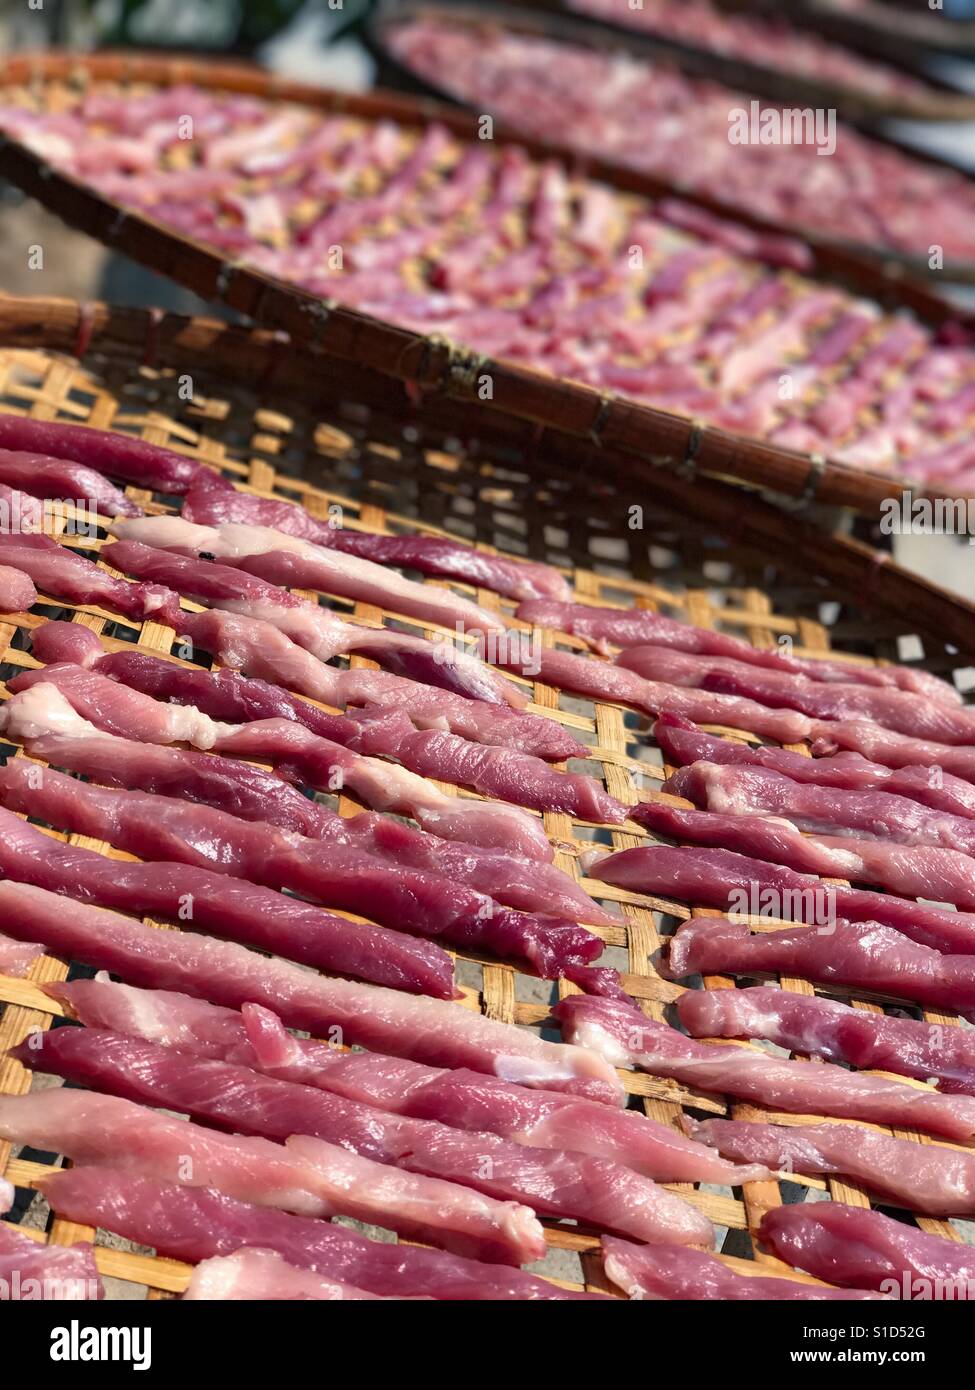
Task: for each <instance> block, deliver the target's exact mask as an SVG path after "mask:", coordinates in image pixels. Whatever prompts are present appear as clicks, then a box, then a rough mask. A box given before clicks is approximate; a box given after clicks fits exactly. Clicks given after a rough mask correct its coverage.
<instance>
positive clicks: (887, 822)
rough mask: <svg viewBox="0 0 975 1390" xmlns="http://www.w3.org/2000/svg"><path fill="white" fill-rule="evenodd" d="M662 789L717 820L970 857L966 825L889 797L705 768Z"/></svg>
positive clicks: (971, 830)
mask: <svg viewBox="0 0 975 1390" xmlns="http://www.w3.org/2000/svg"><path fill="white" fill-rule="evenodd" d="M805 761H807V762H812V761H813V759H806V760H805ZM663 790H664V791H665V792H669V793H670V795H672V796H680V797H683V798H684V799H685V800H686V801H690V802H692V803H693V804H694V805H695V806H700V807H702V808H705V809H710V810H714V811H717V812H719V813H722V814H731V815H756V816H778V817H782V818H783V819H785V820H788V821H791V823H792V824H793V825H795V826H797V827H798V828H799V829H800V830H809V831H812V832H813V833H814V834H819V835H832V836H839V837H842V836H845V835H849V836H857V837H860V836H862V837H864V838H866V839H877V840H885V841H888V842H893V843H895V844H899V845H933V846H935V847H936V848H940V849H951V850H958V851H959V852H960V853H961V854H968V855H971V854H975V821H973V820H972V819H971V818H969V817H967V816H956V815H953V814H952V813H951V812H948V811H935V810H932V809H929V808H928V807H926V806H923V805H922V804H921V803H920V802H918V801H912V800H911V799H910V798H909V797H906V796H898V795H896V794H894V793H892V792H887V791H873V790H868V791H860V790H846V789H842V790H840V789H836V788H833V787H822V786H817V785H816V784H815V783H814V782H806V781H802V780H793V778H792V777H790V776H787V775H786V774H785V773H784V772H777V771H773V770H772V769H770V768H767V767H762V766H757V767H756V766H748V765H747V764H741V763H732V764H724V765H720V764H716V763H709V762H700V763H691V764H690V765H689V766H688V767H682V768H680V770H679V771H678V772H676V773H674V775H673V776H672V777H670V778H668V780H667V781H666V782H665V783H664V785H663Z"/></svg>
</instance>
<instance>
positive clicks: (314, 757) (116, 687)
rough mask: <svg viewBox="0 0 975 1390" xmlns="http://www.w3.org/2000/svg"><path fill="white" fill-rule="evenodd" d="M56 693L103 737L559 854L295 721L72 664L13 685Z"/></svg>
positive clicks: (458, 834)
mask: <svg viewBox="0 0 975 1390" xmlns="http://www.w3.org/2000/svg"><path fill="white" fill-rule="evenodd" d="M170 664H171V663H170ZM177 669H178V668H177ZM199 674H200V675H209V672H202V671H201V672H200V673H199ZM51 686H54V687H56V688H57V690H58V691H60V693H61V694H62V695H63V696H64V697H65V699H67V700H68V701H69V702H70V704H71V705H72V707H73V708H74V709H75V711H76V712H77V713H78V714H79V715H81V716H82V717H83V718H84V719H87V720H89V721H90V722H91V723H92V724H94V726H95V727H96V728H97V729H99V730H101V731H103V732H105V733H108V734H114V735H118V736H120V737H122V738H126V739H134V740H138V741H141V742H144V743H158V744H169V743H177V742H186V743H191V744H193V745H194V746H195V747H196V748H207V749H211V750H213V751H214V752H218V753H227V754H241V755H242V756H243V757H244V758H253V759H256V760H258V761H261V762H270V763H271V764H272V765H273V766H274V768H275V771H276V773H277V775H278V776H279V777H281V778H283V779H284V780H286V781H288V782H291V783H294V784H297V785H298V786H302V785H306V786H310V787H312V788H314V789H315V790H317V791H325V792H334V791H339V790H343V789H347V790H349V791H351V792H353V793H355V794H356V795H358V796H359V797H361V799H362V800H363V801H364V802H365V803H366V804H367V805H369V806H373V807H375V808H376V809H377V810H388V811H393V812H395V813H397V814H399V815H404V816H414V817H415V818H416V820H417V821H418V822H419V823H420V825H421V826H424V827H425V828H426V829H427V830H429V832H430V833H431V834H433V835H435V836H439V837H442V838H445V839H450V840H460V841H462V842H465V841H466V842H468V843H470V844H472V845H480V846H482V847H486V848H495V849H504V850H507V851H508V852H510V853H512V854H515V855H522V856H527V857H530V858H534V859H551V858H552V847H551V845H550V844H549V841H548V838H547V836H546V835H545V831H544V828H543V826H542V825H541V823H540V822H539V820H538V819H537V817H534V816H528V815H526V814H525V813H524V812H523V811H520V810H518V809H516V808H515V807H514V806H502V805H500V804H498V803H496V802H488V801H476V800H474V799H473V798H472V797H460V796H451V795H448V794H447V793H445V792H442V791H439V790H438V789H437V788H436V787H433V786H431V785H430V783H429V782H428V781H427V780H425V779H424V778H423V777H420V776H418V775H416V774H415V773H412V772H409V771H407V770H406V769H404V768H402V767H397V766H395V765H393V764H389V763H385V762H380V761H378V760H377V759H375V758H371V757H367V756H364V755H363V754H361V753H359V752H356V751H355V750H353V749H350V748H348V747H346V746H345V745H344V744H342V743H335V742H334V741H332V740H330V739H327V738H322V737H321V736H320V735H318V734H313V733H312V732H311V731H310V730H309V729H306V728H304V727H303V726H302V725H300V724H297V723H295V722H294V721H293V720H289V719H278V718H273V719H260V720H252V721H250V722H249V723H247V724H244V725H237V724H221V723H217V722H216V721H214V720H212V719H210V718H209V716H208V715H207V714H205V713H204V712H203V711H201V710H200V709H199V708H198V707H197V706H195V705H174V704H170V703H164V702H163V701H161V700H156V699H154V698H153V697H152V696H150V695H145V694H142V693H141V692H138V691H134V690H130V689H128V688H127V687H126V686H124V685H120V684H119V683H118V682H117V681H114V680H111V679H110V678H109V677H108V676H107V675H103V674H101V672H100V671H99V670H97V669H88V668H86V667H83V666H75V665H72V664H70V663H56V664H55V665H54V666H45V667H41V668H40V669H38V670H31V671H23V672H21V674H20V675H19V676H16V677H15V678H14V679H13V680H12V681H10V682H8V687H7V688H8V689H9V690H10V691H11V692H12V693H14V694H20V693H21V692H22V691H26V690H29V689H31V687H39V688H42V689H44V690H47V689H48V688H49V687H51ZM343 722H346V723H348V724H349V728H350V731H351V734H350V736H351V737H357V736H358V733H359V728H358V725H356V724H354V723H353V722H352V721H351V720H347V721H343ZM410 728H411V729H412V725H410ZM52 732H53V730H52ZM517 756H519V755H516V757H517ZM543 766H545V765H544V764H543ZM547 771H548V769H547V767H546V772H547ZM558 775H559V774H558V773H552V774H551V776H553V777H558ZM621 810H622V808H621Z"/></svg>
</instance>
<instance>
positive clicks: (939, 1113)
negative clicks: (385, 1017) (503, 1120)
mask: <svg viewBox="0 0 975 1390" xmlns="http://www.w3.org/2000/svg"><path fill="white" fill-rule="evenodd" d="M447 1007H449V1006H447ZM552 1012H553V1013H554V1015H555V1017H556V1018H557V1019H558V1020H559V1023H560V1024H561V1025H562V1031H563V1035H564V1036H565V1037H566V1038H567V1039H570V1040H571V1041H573V1042H575V1043H577V1044H580V1045H582V1046H585V1047H588V1048H590V1049H592V1050H594V1051H597V1052H600V1053H601V1054H602V1055H603V1056H604V1057H605V1058H606V1059H607V1060H608V1061H612V1062H614V1063H615V1064H616V1065H617V1066H630V1067H633V1066H639V1067H641V1068H642V1069H643V1070H644V1071H648V1072H649V1073H650V1074H651V1075H652V1076H663V1077H670V1078H672V1079H673V1080H675V1081H679V1082H680V1083H681V1084H682V1085H684V1086H693V1087H695V1088H698V1089H700V1090H703V1091H711V1092H714V1093H716V1094H718V1095H721V1094H726V1095H731V1096H737V1097H738V1098H739V1099H740V1100H752V1101H755V1102H756V1103H757V1104H759V1105H766V1106H769V1107H772V1108H774V1109H778V1110H789V1111H795V1112H798V1113H799V1114H802V1115H817V1114H821V1115H835V1116H836V1117H837V1118H838V1119H851V1120H863V1121H866V1122H868V1123H871V1124H879V1125H892V1126H896V1127H898V1128H902V1129H904V1128H911V1127H912V1126H917V1128H919V1129H924V1130H929V1131H931V1132H932V1133H934V1134H941V1135H944V1136H945V1137H946V1138H948V1139H968V1138H970V1137H971V1136H972V1134H973V1133H975V1099H971V1098H970V1097H968V1096H944V1095H941V1094H940V1093H939V1092H937V1091H931V1090H927V1089H926V1088H924V1087H915V1086H909V1085H907V1084H906V1083H904V1082H900V1081H888V1080H886V1079H885V1078H882V1077H877V1076H864V1075H861V1074H860V1073H857V1072H849V1071H845V1070H844V1069H843V1068H842V1067H833V1066H826V1065H822V1064H820V1063H816V1062H798V1061H787V1060H784V1059H782V1058H778V1057H772V1056H770V1055H769V1054H768V1053H766V1052H762V1051H758V1050H756V1049H754V1048H740V1047H723V1046H717V1045H715V1046H710V1047H709V1046H707V1045H706V1044H704V1043H699V1042H695V1041H693V1040H692V1039H691V1038H687V1037H685V1036H684V1034H683V1033H679V1032H678V1031H677V1029H676V1028H670V1027H668V1026H667V1024H665V1023H656V1022H654V1021H653V1020H652V1019H649V1018H647V1017H646V1016H645V1015H644V1014H643V1013H642V1012H641V1011H640V1010H639V1009H638V1008H637V1007H636V1006H635V1005H633V1004H625V1003H623V1002H622V1001H619V1000H615V999H613V1000H610V999H594V998H591V997H590V996H588V995H583V994H575V995H572V996H571V997H570V998H568V999H563V1000H562V1001H561V1002H560V1003H558V1004H556V1006H555V1008H554V1009H553V1011H552Z"/></svg>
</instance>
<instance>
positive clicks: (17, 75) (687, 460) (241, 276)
mask: <svg viewBox="0 0 975 1390" xmlns="http://www.w3.org/2000/svg"><path fill="white" fill-rule="evenodd" d="M95 81H97V82H107V83H112V84H118V86H119V87H121V88H122V89H123V90H124V89H126V88H127V87H128V86H129V85H130V84H136V85H138V84H145V83H150V84H157V85H172V84H175V83H181V82H187V83H191V84H194V85H197V86H200V87H204V88H207V89H209V90H212V91H218V92H242V93H248V94H251V95H254V96H258V97H262V98H265V99H269V100H273V99H275V98H278V99H282V100H287V101H289V102H298V103H303V104H307V105H310V106H312V107H314V108H316V109H318V110H323V111H330V112H337V111H341V112H345V113H349V114H351V115H355V116H361V117H364V118H367V119H381V118H384V117H388V118H390V119H393V120H395V121H398V122H400V123H401V124H403V125H404V126H407V127H411V126H413V127H415V126H418V125H423V124H425V123H427V122H428V121H430V120H432V119H436V120H437V121H440V122H442V124H444V125H445V126H446V127H447V128H448V129H449V130H450V131H452V132H453V133H454V134H455V135H457V136H458V137H459V138H462V139H471V138H473V135H474V131H473V124H472V118H471V116H470V115H468V114H465V113H463V112H461V111H458V110H457V109H456V108H451V107H448V106H445V105H443V104H437V103H434V102H432V101H418V100H416V99H412V98H407V97H405V96H396V95H394V94H390V93H370V94H367V95H363V96H358V95H349V94H344V93H340V92H330V91H327V90H324V89H322V88H315V87H308V86H305V85H302V84H298V83H291V82H283V81H280V80H278V79H276V78H274V77H273V76H270V75H268V74H265V73H261V72H258V71H256V70H255V69H251V68H241V67H233V66H229V65H228V66H224V65H222V64H212V63H208V64H203V63H198V62H195V61H190V60H183V59H172V58H159V57H148V56H144V55H124V56H117V55H111V54H107V55H97V56H94V57H86V58H83V59H80V58H78V57H76V56H73V55H66V54H45V55H34V56H30V55H27V56H19V57H16V58H11V59H8V60H7V61H6V62H5V63H3V64H2V65H0V84H2V85H3V86H4V87H6V88H7V89H10V88H18V89H20V90H25V89H26V90H27V91H28V92H30V93H31V94H32V95H33V96H34V97H35V98H36V99H37V100H38V101H40V102H42V103H47V102H57V101H59V100H62V99H63V98H64V97H65V96H66V95H69V94H70V92H71V91H72V90H73V89H74V88H76V87H77V86H78V85H79V84H80V85H84V84H88V83H91V82H95ZM501 138H504V137H503V136H502V137H501ZM510 138H513V137H510ZM518 143H519V144H520V145H522V146H523V147H524V148H526V149H527V150H528V151H529V152H530V153H531V154H533V155H535V156H539V157H543V156H551V155H552V154H553V153H554V154H558V153H559V151H558V150H557V149H556V147H553V146H549V145H546V144H545V143H543V142H539V141H531V140H519V141H518ZM563 153H564V152H563ZM573 167H574V169H578V170H579V171H580V172H582V173H588V174H591V175H593V176H594V177H598V178H601V179H606V180H608V181H609V182H611V183H613V184H615V185H616V186H617V187H619V188H622V189H625V190H629V191H635V192H638V193H643V194H646V195H647V196H658V195H660V194H666V193H674V192H679V193H680V194H681V196H686V195H685V194H684V193H683V191H682V190H678V189H675V188H674V187H672V186H670V185H667V184H664V183H662V182H661V181H659V180H653V179H649V178H646V177H644V176H642V175H638V174H636V173H634V172H633V171H626V170H622V169H620V168H619V167H618V166H613V165H607V164H605V163H604V162H601V161H596V160H582V159H580V158H578V157H574V158H573ZM0 177H6V178H8V179H10V180H11V182H13V183H14V184H16V185H17V186H19V187H20V188H22V189H23V190H24V191H25V192H27V193H29V194H31V195H32V196H34V197H36V198H38V199H39V201H40V202H42V203H43V204H44V205H45V206H47V207H49V208H51V209H52V210H53V211H54V212H56V213H57V214H58V215H59V216H60V217H62V218H63V219H64V220H65V221H66V222H67V223H68V224H69V225H71V226H74V227H77V228H79V229H80V230H82V231H84V232H86V233H88V234H89V235H91V236H93V237H95V238H96V239H97V240H99V241H101V242H102V243H103V244H105V245H107V246H109V247H111V248H113V249H115V250H117V251H120V252H123V253H124V254H126V255H128V256H131V257H132V258H133V259H135V260H138V261H140V262H142V263H143V264H145V265H148V266H150V267H151V268H153V269H155V270H157V271H159V272H161V273H162V274H165V275H167V276H169V277H170V278H172V279H174V280H177V281H179V282H180V283H181V284H183V285H185V286H186V287H188V288H189V289H192V290H194V291H196V293H197V294H199V295H200V296H201V297H202V298H203V299H205V300H209V301H213V302H222V303H224V304H227V305H228V306H230V307H231V308H233V309H235V310H237V311H239V312H240V313H242V314H244V315H245V316H247V317H249V318H251V319H253V320H255V321H256V322H259V323H264V324H268V325H270V326H272V327H274V328H277V329H283V330H285V331H287V332H289V333H291V334H292V336H293V337H294V338H295V339H296V340H297V341H301V342H302V343H305V344H308V345H310V346H312V347H316V348H319V349H321V350H322V351H323V352H326V353H327V354H328V356H329V358H331V359H338V360H340V361H341V362H343V363H345V364H354V366H355V368H356V369H359V368H370V369H373V370H375V371H378V372H380V373H382V374H383V375H384V376H385V377H387V378H388V379H391V380H392V381H394V382H398V383H404V384H406V385H407V386H409V387H410V388H411V389H412V390H414V391H417V392H421V393H422V394H423V396H424V399H426V400H430V399H432V398H433V399H436V400H438V401H443V402H446V403H448V404H453V403H457V405H458V407H461V406H463V407H465V408H467V409H468V412H469V408H470V406H471V405H472V404H474V403H476V406H477V409H478V410H481V409H484V408H485V407H484V405H483V403H481V402H480V401H479V400H477V393H476V390H475V389H474V386H473V384H472V383H473V382H474V379H475V377H476V376H477V375H478V373H480V372H487V373H489V374H490V376H491V379H492V382H493V391H494V404H495V406H496V407H497V408H498V409H499V410H501V411H502V412H504V414H505V415H506V416H510V417H517V418H518V419H520V420H522V421H523V422H526V424H529V425H530V426H532V427H536V428H540V429H543V430H545V431H552V430H555V431H558V433H559V434H560V435H562V436H564V437H566V438H568V439H570V440H571V441H573V443H574V445H575V446H576V447H578V446H579V445H580V444H581V445H582V446H584V447H586V448H588V447H589V445H591V444H592V443H593V442H594V441H595V442H597V443H598V444H599V445H600V446H601V448H602V450H603V467H604V468H605V469H609V468H611V467H613V466H614V464H615V460H616V458H617V456H619V455H626V456H629V457H631V458H639V459H642V460H644V462H645V464H646V463H654V464H656V463H660V464H670V465H672V466H674V467H676V468H678V469H679V470H682V471H686V470H688V469H689V468H690V467H691V466H693V468H694V469H696V470H697V471H698V472H701V473H704V474H707V475H709V476H713V477H719V478H730V479H733V480H735V481H738V482H741V483H744V484H747V485H748V486H750V487H753V488H761V489H769V490H771V491H773V492H775V493H778V494H781V495H784V496H787V497H793V498H800V499H802V500H804V501H809V500H812V499H815V500H817V501H819V502H822V503H824V504H828V505H835V506H844V507H851V508H855V509H856V510H858V511H861V512H863V513H864V514H866V515H869V516H871V517H876V516H877V513H878V510H879V508H880V506H881V504H882V502H883V500H884V499H885V498H887V497H889V496H891V495H892V493H897V492H900V491H902V490H904V489H910V490H911V491H912V493H914V495H915V496H928V495H931V496H939V497H941V496H945V495H948V496H951V495H953V494H952V490H951V488H950V487H948V486H945V485H941V484H938V485H936V486H934V485H932V486H928V485H926V484H924V483H920V482H918V481H916V480H912V479H910V478H905V477H897V476H894V475H892V474H882V475H881V474H869V473H866V472H863V471H861V470H859V469H856V468H853V467H850V466H848V465H845V464H839V463H833V462H830V461H827V460H825V459H823V458H821V457H819V456H816V457H812V456H810V455H808V454H801V453H797V452H795V451H793V450H789V449H782V448H780V447H778V446H775V445H770V444H764V443H762V442H760V441H757V440H752V439H748V438H745V437H743V436H741V435H735V434H730V433H728V432H726V431H723V430H718V429H712V428H708V427H704V426H702V425H701V424H700V423H699V422H697V421H693V420H691V419H689V418H688V417H686V416H682V415H676V414H672V413H670V412H667V411H664V410H659V409H655V408H653V407H650V406H646V405H641V404H637V403H636V402H635V401H630V400H627V399H625V398H621V397H618V396H616V395H614V394H612V393H608V392H603V391H599V390H597V389H595V388H593V387H588V386H583V385H579V384H576V383H574V382H569V381H566V380H563V379H560V378H555V377H551V376H548V375H546V374H543V373H541V372H539V371H534V370H531V369H529V368H525V367H522V366H520V365H519V364H517V363H515V362H514V361H511V360H507V359H502V360H498V361H493V360H491V359H489V358H484V357H481V356H479V355H477V354H475V353H472V352H470V351H469V350H464V349H462V348H459V347H457V346H455V345H453V344H451V343H449V342H446V341H445V340H444V339H443V338H441V337H439V336H436V335H430V336H423V335H421V334H418V333H415V332H412V331H410V330H407V329H403V328H399V327H396V326H395V325H393V324H391V323H389V322H386V321H383V320H379V319H375V318H372V317H369V316H367V315H364V314H361V313H358V312H356V311H354V310H352V309H348V308H343V307H342V306H340V305H334V304H332V303H331V302H326V301H324V300H321V299H318V298H316V297H314V296H312V295H310V294H308V293H306V292H304V291H302V290H300V289H297V288H296V287H295V286H294V285H291V284H287V283H285V282H283V281H281V280H277V279H275V278H273V277H271V276H268V275H266V274H263V273H261V272H259V271H256V270H253V269H251V268H249V267H248V266H247V265H246V264H242V263H240V262H231V261H228V260H225V259H224V258H222V256H221V255H220V254H219V253H217V252H215V251H211V250H209V249H208V248H207V247H206V246H204V245H203V244H202V243H199V242H196V241H192V240H190V239H188V238H185V237H182V236H179V235H177V234H175V233H173V232H172V231H170V230H169V229H167V228H165V227H163V226H162V225H161V224H160V223H158V222H155V221H153V220H152V219H150V218H148V217H146V216H144V215H142V214H139V213H135V212H127V211H126V210H124V209H123V208H121V207H119V206H117V205H116V204H114V203H112V202H111V201H109V200H107V199H105V198H103V197H102V196H101V195H99V194H97V193H95V192H94V191H93V190H92V189H91V188H90V187H88V186H87V185H86V184H83V183H81V182H80V181H78V180H75V179H73V178H70V177H68V176H66V175H63V174H60V173H58V172H57V171H55V170H53V169H52V168H51V167H50V166H49V165H48V164H46V163H45V162H44V161H43V160H42V159H41V158H39V157H38V156H37V155H36V154H33V153H32V152H30V151H29V150H27V149H26V148H25V147H24V146H22V145H20V144H19V143H17V142H14V141H11V140H5V139H4V138H3V137H2V136H0ZM692 201H697V202H699V203H701V205H702V206H706V207H708V208H710V209H711V210H716V211H723V212H724V213H725V214H727V209H722V208H721V206H720V205H719V204H718V203H716V202H715V201H714V200H711V199H704V198H696V199H692ZM739 220H744V221H746V222H749V223H750V225H754V226H763V225H767V224H762V223H761V222H759V221H758V220H756V219H750V218H745V219H741V218H740V219H739ZM812 251H813V257H814V266H815V273H816V274H817V275H819V276H821V277H829V278H835V279H837V280H839V281H840V282H842V283H844V284H848V285H850V286H852V287H854V288H855V289H856V290H857V291H858V292H860V293H863V294H866V295H869V296H871V297H872V298H874V299H877V300H879V301H880V302H881V303H882V304H884V305H885V306H887V307H889V308H908V309H911V310H912V311H914V312H915V313H917V314H918V315H919V316H920V317H921V318H923V319H924V320H925V321H926V322H927V323H929V324H930V325H931V326H932V327H933V328H935V329H946V330H947V329H948V328H949V327H950V328H951V330H952V331H953V332H958V331H960V332H963V333H966V334H975V318H972V317H971V316H967V317H966V316H962V315H960V313H959V311H958V310H956V309H955V308H953V307H952V306H950V305H949V304H947V303H946V302H945V301H943V300H942V299H940V298H939V297H938V296H937V295H935V294H934V293H932V291H931V290H930V289H929V288H928V287H927V286H926V285H925V284H922V283H920V282H918V281H915V280H912V279H911V278H910V277H909V276H905V275H903V274H902V267H901V266H900V265H899V264H898V263H896V262H895V263H891V265H888V266H887V267H886V269H885V267H884V266H883V265H881V264H880V263H878V262H876V261H874V260H872V259H870V258H865V257H862V256H860V255H858V254H856V253H854V252H852V251H849V250H847V249H845V248H843V247H840V246H837V245H834V244H831V243H827V242H822V243H817V244H814V245H812ZM475 369H476V370H475ZM329 370H331V365H330V366H329Z"/></svg>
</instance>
